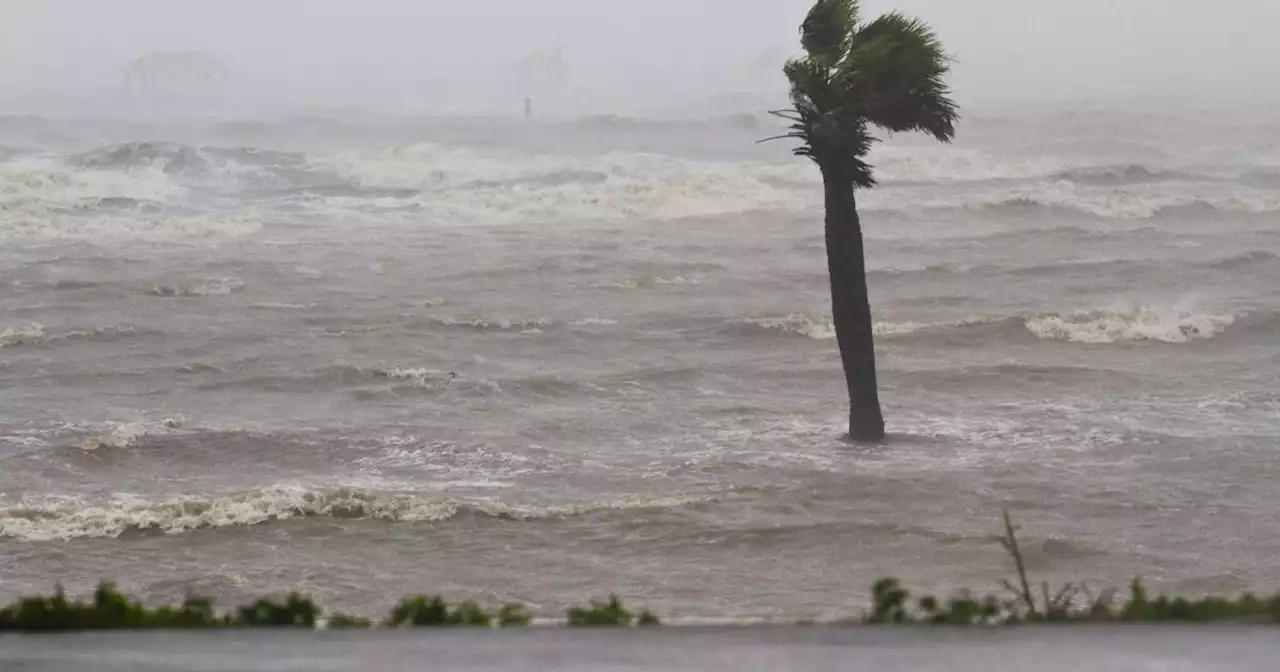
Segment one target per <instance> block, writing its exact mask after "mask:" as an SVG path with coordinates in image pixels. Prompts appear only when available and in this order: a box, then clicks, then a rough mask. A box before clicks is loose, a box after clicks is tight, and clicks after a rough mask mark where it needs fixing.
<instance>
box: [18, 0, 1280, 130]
mask: <svg viewBox="0 0 1280 672" xmlns="http://www.w3.org/2000/svg"><path fill="white" fill-rule="evenodd" d="M808 5H809V2H808V1H807V0H644V1H643V2H621V1H619V0H481V1H472V2H467V1H458V0H448V1H445V0H361V1H359V2H354V1H350V0H0V84H3V86H4V88H5V90H6V91H7V92H9V93H12V92H14V91H18V90H28V89H31V88H41V89H43V90H45V91H58V92H73V93H74V92H84V91H86V90H89V89H99V90H105V89H109V88H111V87H117V88H118V86H119V81H120V77H119V67H120V66H121V65H122V64H123V63H125V62H127V61H128V60H130V59H132V58H133V57H135V56H137V55H138V54H141V53H144V52H147V51H152V50H204V51H207V52H209V53H211V54H213V55H214V56H216V57H217V58H219V59H221V60H222V61H224V62H225V63H227V64H228V65H229V66H230V67H231V68H232V70H233V72H234V75H235V78H236V81H237V82H240V83H241V85H242V86H244V87H251V88H253V90H254V91H256V92H257V95H261V96H263V97H264V98H265V97H270V96H285V95H289V96H293V97H295V98H297V99H299V100H308V101H315V102H323V103H327V104H337V103H341V102H363V103H365V104H370V103H375V102H376V101H384V100H385V101H388V102H390V101H396V102H399V103H402V104H413V103H415V102H416V103H424V104H430V103H432V102H436V103H438V102H441V101H444V100H447V101H449V102H452V103H454V104H457V105H460V106H463V107H465V106H466V105H467V104H468V103H474V104H475V105H485V104H490V103H493V102H494V101H504V100H505V99H507V98H515V99H517V100H518V99H519V98H520V97H521V96H522V91H519V90H518V89H521V88H523V85H522V84H521V81H522V80H521V79H520V77H519V76H518V75H517V74H516V70H515V66H514V63H515V61H516V60H517V59H518V58H519V57H520V56H521V55H522V54H525V53H527V52H528V51H530V50H533V49H536V48H540V47H546V46H550V45H552V44H553V43H556V42H559V43H560V44H562V45H563V47H564V50H565V57H566V60H567V61H568V65H569V66H570V67H569V71H568V72H567V77H568V82H569V83H568V85H567V90H571V91H572V92H573V93H572V96H576V97H577V98H578V100H579V101H580V102H581V103H582V104H583V106H584V107H594V108H600V107H610V106H612V107H617V108H619V111H625V110H626V109H636V108H644V107H647V108H657V107H663V106H665V105H669V104H672V103H674V102H676V101H678V100H680V99H684V100H685V101H690V102H694V101H695V99H699V98H701V99H706V98H710V97H712V96H716V95H721V94H734V93H756V94H764V93H769V92H781V91H782V89H781V88H780V77H781V75H780V74H778V72H777V69H776V68H770V69H768V70H763V71H762V70H752V69H751V67H750V63H751V60H752V58H753V57H754V56H757V55H758V54H759V53H760V52H762V51H764V50H766V49H770V48H773V49H775V50H787V51H789V50H792V49H794V48H795V43H796V26H797V24H798V23H799V21H800V20H801V18H802V17H803V14H804V12H805V10H806V9H807V7H808ZM863 7H864V13H866V14H873V13H877V12H880V11H884V10H887V9H901V10H904V11H907V12H909V13H913V14H917V15H920V16H922V17H924V18H925V19H927V20H929V21H930V22H932V23H933V24H934V25H935V26H936V28H937V29H938V31H939V32H940V33H941V35H942V37H943V38H944V40H945V42H946V43H947V45H948V47H949V48H950V50H951V51H953V52H954V53H955V55H956V56H957V57H958V58H959V59H960V62H959V63H958V65H957V66H956V73H955V76H954V79H953V83H954V86H955V88H956V90H957V94H958V96H959V97H960V98H961V100H962V102H976V103H987V104H990V103H992V102H993V101H1004V100H1015V101H1017V100H1034V99H1044V98H1055V99H1063V98H1066V99H1070V98H1098V97H1103V98H1110V97H1127V98H1144V97H1150V96H1157V95H1159V96H1167V95H1175V96H1180V97H1189V98H1205V99H1208V98H1214V99H1220V98H1222V97H1232V98H1239V99H1241V100H1248V99H1249V98H1250V97H1252V96H1259V95H1267V96H1274V94H1273V93H1272V89H1273V88H1274V86H1273V84H1272V83H1271V82H1273V81H1275V80H1277V79H1280V78H1278V77H1277V76H1276V73H1277V71H1280V67H1277V65H1278V64H1280V58H1278V57H1280V47H1278V46H1276V45H1277V43H1280V41H1277V40H1274V39H1273V34H1274V31H1275V30H1276V25H1277V23H1278V22H1280V2H1275V0H1219V2H1216V3H1205V2H1202V1H1201V2H1192V1H1191V0H1070V1H1066V2H1064V1H1059V0H902V1H901V2H893V1H892V0H866V1H865V2H864V4H863ZM499 104H505V103H499Z"/></svg>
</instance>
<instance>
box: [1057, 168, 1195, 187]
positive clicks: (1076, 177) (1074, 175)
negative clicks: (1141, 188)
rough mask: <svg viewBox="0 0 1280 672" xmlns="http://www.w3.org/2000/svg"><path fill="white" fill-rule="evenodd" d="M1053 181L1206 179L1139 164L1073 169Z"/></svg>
mask: <svg viewBox="0 0 1280 672" xmlns="http://www.w3.org/2000/svg"><path fill="white" fill-rule="evenodd" d="M1051 177H1052V179H1056V180H1064V181H1067V182H1075V183H1076V184H1090V185H1100V186H1110V185H1121V184H1149V183H1151V182H1168V181H1172V180H1183V179H1204V178H1198V177H1197V176H1195V175H1191V174H1188V173H1180V172H1177V171H1172V170H1160V169H1152V168H1147V167H1146V166H1143V165H1141V164H1137V163H1122V164H1117V165H1111V166H1090V167H1086V168H1072V169H1069V170H1064V171H1061V172H1058V173H1054V174H1053V175H1052V176H1051Z"/></svg>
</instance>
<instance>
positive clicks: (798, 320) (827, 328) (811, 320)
mask: <svg viewBox="0 0 1280 672" xmlns="http://www.w3.org/2000/svg"><path fill="white" fill-rule="evenodd" d="M746 323H747V324H749V325H752V326H754V327H757V328H759V329H762V330H764V331H766V332H774V333H783V334H790V335H795V336H806V337H808V338H812V339H815V340H828V339H832V338H835V337H836V329H835V324H834V323H833V322H832V320H831V315H829V314H822V315H812V314H809V313H791V314H790V315H785V316H782V317H752V318H748V319H747V320H746ZM936 326H937V325H932V324H924V323H919V322H879V321H877V322H876V323H875V324H874V325H873V326H872V331H873V333H874V334H875V335H876V336H899V335H903V334H910V333H913V332H916V331H920V330H923V329H928V328H933V327H936Z"/></svg>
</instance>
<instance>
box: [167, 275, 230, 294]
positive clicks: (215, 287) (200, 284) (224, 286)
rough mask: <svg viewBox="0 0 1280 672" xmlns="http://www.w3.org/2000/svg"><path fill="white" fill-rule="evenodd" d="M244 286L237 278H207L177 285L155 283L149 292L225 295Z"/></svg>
mask: <svg viewBox="0 0 1280 672" xmlns="http://www.w3.org/2000/svg"><path fill="white" fill-rule="evenodd" d="M244 286H245V284H244V281H243V280H240V279H238V278H207V279H204V280H196V281H193V282H186V283H182V284H179V285H155V286H153V287H151V293H152V294H157V295H160V296H226V295H228V294H230V293H232V292H234V291H236V290H238V289H243V288H244Z"/></svg>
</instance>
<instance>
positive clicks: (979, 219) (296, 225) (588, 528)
mask: <svg viewBox="0 0 1280 672" xmlns="http://www.w3.org/2000/svg"><path fill="white" fill-rule="evenodd" d="M767 119H768V118H767V117H763V116H756V115H736V116H732V115H730V116H719V117H709V118H705V119H690V120H666V121H653V120H651V121H645V120H639V119H627V118H623V117H593V118H589V119H581V120H577V121H564V122H532V123H516V122H511V121H500V120H479V119H470V120H467V119H395V120H391V119H386V120H380V121H369V120H358V119H357V120H351V119H336V118H324V117H306V118H303V117H298V118H275V119H239V120H237V119H223V120H204V121H190V120H188V121H181V122H179V121H171V122H148V123H144V122H129V121H120V120H93V119H90V118H83V119H51V118H45V117H39V116H10V117H4V118H0V598H3V599H9V598H13V597H16V596H18V595H20V594H23V593H27V592H30V591H47V590H49V589H50V588H51V587H52V585H53V584H54V582H56V581H61V582H63V583H64V584H65V585H66V587H67V588H68V589H69V590H71V591H82V590H87V589H88V588H90V587H91V586H92V585H93V584H94V583H95V582H96V581H97V580H98V579H100V578H111V579H115V580H116V581H118V582H119V583H120V584H121V586H122V587H123V588H125V589H126V590H128V591H130V592H135V593H137V594H139V595H141V596H144V597H146V598H147V599H152V600H171V599H177V598H180V597H181V596H182V595H183V594H184V593H186V592H187V591H196V592H199V593H203V594H207V595H211V596H214V597H216V598H218V599H219V601H220V603H222V604H224V605H232V604H236V603H238V602H241V601H243V600H246V599H248V598H249V597H250V596H252V595H257V594H259V593H263V592H269V591H277V590H285V589H289V588H299V589H302V590H306V591H310V592H312V593H314V594H315V595H316V596H317V598H318V599H320V600H321V601H322V602H324V603H325V604H327V605H331V606H340V607H343V608H347V609H352V610H356V611H364V612H366V613H372V614H380V613H384V612H385V610H386V609H387V608H388V607H389V605H390V604H391V603H392V602H393V601H394V600H395V599H396V598H397V597H399V596H400V595H402V594H405V593H408V592H426V591H431V592H434V591H443V592H445V593H446V594H447V595H449V596H450V597H454V598H460V597H472V598H476V599H480V600H499V599H501V600H508V599H516V600H523V601H526V602H528V603H530V604H532V605H535V606H536V607H537V608H538V609H540V610H541V611H542V612H543V613H544V614H546V615H554V614H557V613H559V612H560V610H561V609H563V607H564V606H566V605H567V604H569V603H572V602H578V601H582V600H585V599H586V598H588V597H592V596H599V595H604V594H607V593H608V592H610V591H616V592H618V593H619V594H620V595H623V596H624V597H626V598H628V599H630V600H632V601H634V602H637V603H641V604H644V605H646V606H650V607H652V608H654V609H655V610H656V611H658V612H659V613H661V614H663V615H668V616H673V617H677V618H687V619H691V620H698V619H702V620H706V619H731V620H733V619H746V620H750V619H802V618H806V619H807V618H824V617H830V616H833V615H842V614H848V613H850V611H851V610H853V609H854V608H856V607H857V606H859V605H860V604H861V601H862V599H863V598H864V596H865V595H866V593H867V589H868V586H869V584H870V583H871V582H872V581H873V580H874V579H876V578H878V577H880V576H883V575H897V576H900V577H902V578H903V579H905V580H906V581H908V582H909V583H910V584H912V585H914V586H918V587H920V588H924V589H930V590H938V591H943V592H946V591H947V590H949V589H952V588H955V587H960V586H969V587H973V588H976V589H982V590H986V589H993V590H999V588H998V586H999V581H1000V579H1002V578H1004V577H1006V576H1008V575H1009V572H1010V571H1011V562H1010V561H1009V560H1008V559H1007V558H1006V557H1005V556H1004V554H1003V551H1002V550H1001V548H1000V546H999V544H998V541H997V535H998V533H999V532H1000V522H999V514H1000V510H1001V508H1003V507H1008V508H1009V509H1010V510H1011V511H1012V512H1013V513H1014V515H1015V518H1016V521H1017V522H1018V523H1019V525H1020V527H1021V532H1022V537H1023V541H1024V544H1025V546H1026V552H1027V555H1028V563H1029V568H1030V570H1031V572H1032V573H1033V579H1034V580H1037V581H1038V580H1041V579H1043V580H1051V581H1055V582H1058V581H1087V582H1088V583H1089V584H1090V585H1092V586H1094V587H1100V586H1105V585H1114V584H1121V583H1123V582H1125V581H1127V580H1128V579H1129V578H1130V577H1132V576H1133V575H1134V574H1135V573H1142V574H1143V575H1144V576H1145V577H1146V578H1147V580H1148V582H1149V583H1151V584H1153V585H1154V586H1155V587H1157V588H1161V589H1166V590H1174V591H1180V592H1187V593H1198V592H1204V591H1228V592H1230V591H1238V590H1243V589H1245V588H1248V587H1252V588H1255V589H1259V590H1262V589H1274V588H1276V587H1277V586H1280V565H1277V563H1276V562H1275V559H1276V558H1277V557H1280V515H1277V514H1278V513H1280V478H1278V477H1277V474H1278V473H1280V472H1278V471H1277V467H1278V466H1280V464H1278V463H1280V452H1278V451H1280V125H1277V124H1276V123H1275V122H1274V121H1266V120H1265V119H1264V120H1261V121H1254V120H1249V119H1247V118H1243V117H1242V118H1234V117H1221V116H1202V115H1195V114H1178V113H1173V112H1170V113H1161V114H1149V115H1136V114H1120V113H1107V112H1102V111H1093V110H1090V109H1085V108H1082V109H1079V110H1070V109H1064V110H1059V111H1057V112H1054V113H1052V114H1040V115H1037V116H1032V115H1022V116H1009V117H996V116H985V117H984V116H982V115H978V114H975V115H974V116H973V117H972V118H970V119H966V120H965V122H964V124H963V125H962V126H961V128H960V140H959V141H958V142H957V143H956V144H955V145H951V146H944V145H937V144H933V143H930V142H927V141H925V140H922V139H917V138H909V137H900V138H894V139H893V140H892V141H891V142H886V143H884V144H883V145H881V146H879V147H877V149H876V150H875V152H874V154H873V156H872V160H873V162H874V163H875V164H876V166H877V168H878V175H879V176H880V179H881V182H882V184H881V186H880V187H879V188H878V189H876V190H874V191H871V192H862V193H861V194H860V207H861V209H862V213H863V219H864V225H865V231H866V235H867V238H868V243H867V244H868V264H869V268H870V278H869V281H870V285H871V294H872V300H873V304H874V311H875V317H876V331H877V333H878V337H879V338H878V347H879V363H880V368H881V372H882V373H881V380H882V387H883V391H882V396H883V400H884V404H885V415H886V418H887V421H888V424H889V431H890V432H891V435H892V436H891V440H890V441H888V442H887V443H886V444H884V445H882V446H875V447H864V446H855V445H851V444H849V443H847V442H845V441H844V440H843V439H842V436H841V433H842V430H843V423H844V420H845V417H846V409H845V404H846V400H845V392H844V385H843V378H842V373H841V370H840V366H839V357H838V353H837V351H836V347H835V341H834V339H833V333H832V328H831V322H830V316H829V303H828V291H827V285H826V282H827V280H826V273H825V257H824V252H823V249H822V240H823V238H822V212H821V188H820V183H819V180H818V174H817V170H816V168H814V167H813V166H812V165H811V164H809V163H808V162H807V161H805V160H803V159H800V158H794V157H792V156H790V155H789V153H788V151H787V150H788V149H789V148H788V147H787V146H786V145H785V144H783V143H766V144H756V140H759V139H760V138H763V137H766V136H768V135H771V134H773V133H774V132H775V131H776V128H775V126H774V124H773V123H772V122H771V121H768V120H767Z"/></svg>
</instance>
